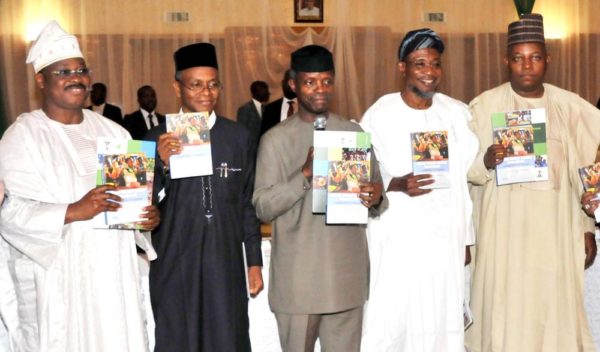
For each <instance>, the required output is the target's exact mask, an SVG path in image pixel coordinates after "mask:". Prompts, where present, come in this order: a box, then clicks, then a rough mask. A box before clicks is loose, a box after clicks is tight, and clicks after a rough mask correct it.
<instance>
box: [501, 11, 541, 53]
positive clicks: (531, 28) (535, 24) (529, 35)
mask: <svg viewBox="0 0 600 352" xmlns="http://www.w3.org/2000/svg"><path fill="white" fill-rule="evenodd" d="M519 43H542V44H545V43H546V40H545V39H544V18H543V17H542V15H540V14H537V13H529V14H523V15H521V16H520V19H519V20H518V21H515V22H513V23H511V24H509V25H508V46H511V45H513V44H519Z"/></svg>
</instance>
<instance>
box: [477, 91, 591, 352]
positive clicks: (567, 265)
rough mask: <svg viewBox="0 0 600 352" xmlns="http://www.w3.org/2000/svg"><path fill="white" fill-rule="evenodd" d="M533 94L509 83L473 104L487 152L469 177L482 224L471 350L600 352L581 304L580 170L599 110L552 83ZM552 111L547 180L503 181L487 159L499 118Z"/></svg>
mask: <svg viewBox="0 0 600 352" xmlns="http://www.w3.org/2000/svg"><path fill="white" fill-rule="evenodd" d="M544 89H545V93H544V96H543V97H541V98H538V99H526V98H523V97H521V96H519V95H517V94H516V93H515V92H514V91H513V90H512V88H511V87H510V84H509V83H505V84H503V85H501V86H499V87H497V88H494V89H492V90H489V91H487V92H484V93H483V94H481V95H480V96H479V97H477V98H475V99H474V100H473V101H472V102H471V104H470V108H471V112H472V114H473V122H472V126H471V127H472V130H473V131H474V132H475V134H477V135H478V137H479V139H480V150H479V154H478V155H477V158H476V160H475V162H474V164H473V167H472V169H471V171H470V173H469V181H471V182H473V183H474V184H475V185H476V186H474V187H473V189H472V196H473V203H474V206H475V211H476V213H478V214H479V215H478V217H477V218H476V228H477V236H478V237H477V250H476V254H475V255H474V260H473V264H474V272H473V277H472V288H471V308H472V310H473V314H474V324H473V326H471V328H470V329H469V330H468V331H467V333H466V342H467V347H468V348H469V350H470V351H471V352H479V351H495V352H502V351H505V352H515V351H517V352H518V351H543V352H548V351H550V352H552V351H555V352H567V351H569V352H570V351H594V350H595V349H594V345H593V342H592V339H591V336H590V334H589V331H588V324H587V321H586V316H585V312H584V308H583V297H582V295H583V293H582V292H583V291H582V290H583V270H584V258H585V253H584V243H583V239H584V236H583V234H584V232H585V231H590V232H593V231H594V224H593V221H592V220H591V219H589V218H588V217H587V216H586V215H585V214H584V213H583V211H582V210H581V204H580V196H581V193H582V192H583V190H582V185H581V181H580V180H579V177H578V174H577V168H579V167H581V166H585V165H589V164H591V163H593V162H594V158H595V156H596V148H597V147H598V144H599V143H600V111H598V110H597V109H596V108H595V107H593V106H592V105H590V104H589V103H587V102H586V101H584V100H583V99H581V98H580V97H578V96H577V95H575V94H573V93H570V92H568V91H565V90H563V89H560V88H557V87H555V86H552V85H549V84H544ZM531 108H545V109H546V121H547V124H546V134H547V135H546V142H547V149H548V167H549V178H550V179H549V181H544V182H534V183H521V184H514V185H505V186H496V182H495V172H494V171H490V172H488V171H487V170H486V168H485V166H484V165H483V156H484V154H485V152H486V150H487V148H488V147H489V146H490V145H491V144H492V127H491V114H492V113H494V112H506V111H512V110H517V109H531Z"/></svg>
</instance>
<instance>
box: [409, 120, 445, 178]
mask: <svg viewBox="0 0 600 352" xmlns="http://www.w3.org/2000/svg"><path fill="white" fill-rule="evenodd" d="M410 139H411V143H412V149H411V150H412V160H413V161H412V163H413V174H414V175H426V174H430V175H431V177H432V178H433V179H434V180H435V182H434V183H432V184H431V185H427V186H422V188H423V189H428V188H433V189H435V188H449V187H450V165H449V160H450V151H449V143H448V131H426V132H413V133H411V134H410Z"/></svg>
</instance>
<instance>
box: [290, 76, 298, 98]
mask: <svg viewBox="0 0 600 352" xmlns="http://www.w3.org/2000/svg"><path fill="white" fill-rule="evenodd" d="M288 85H289V86H290V88H291V89H292V92H294V93H296V94H298V92H297V91H296V81H295V80H293V79H290V80H288Z"/></svg>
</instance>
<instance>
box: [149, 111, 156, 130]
mask: <svg viewBox="0 0 600 352" xmlns="http://www.w3.org/2000/svg"><path fill="white" fill-rule="evenodd" d="M148 121H149V122H150V128H152V127H154V126H156V125H155V124H154V121H153V120H152V114H148Z"/></svg>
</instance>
